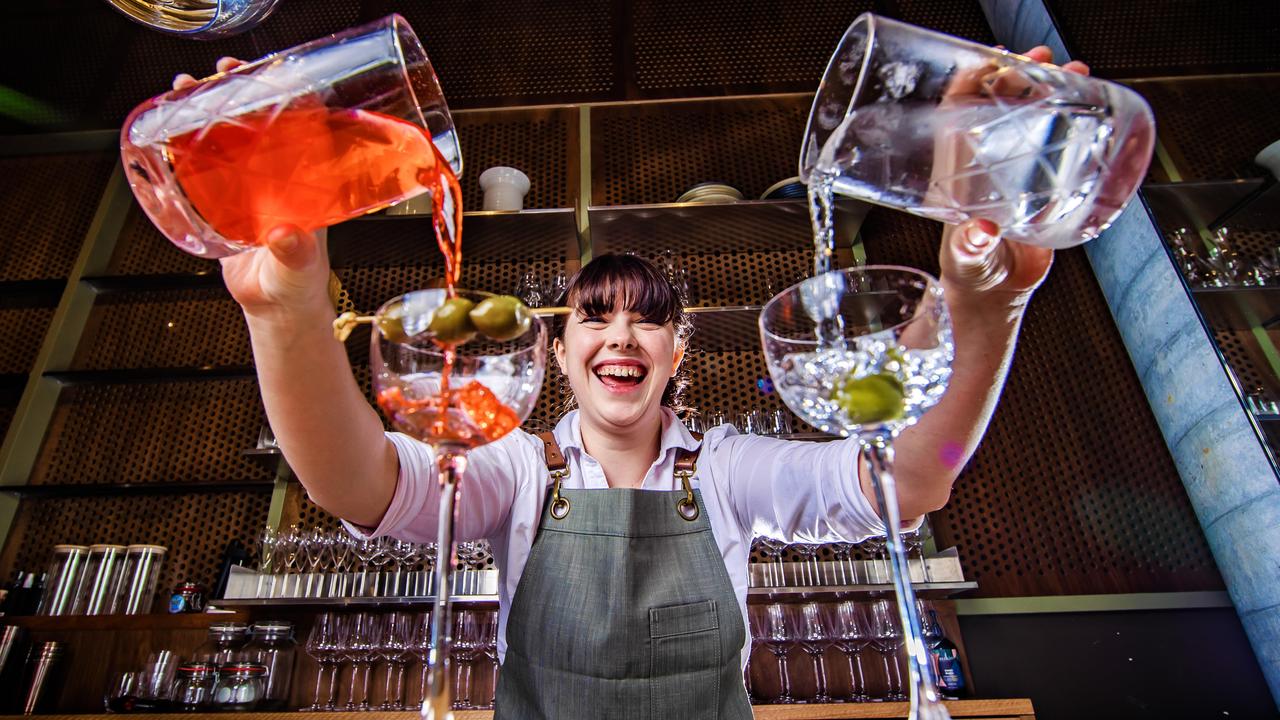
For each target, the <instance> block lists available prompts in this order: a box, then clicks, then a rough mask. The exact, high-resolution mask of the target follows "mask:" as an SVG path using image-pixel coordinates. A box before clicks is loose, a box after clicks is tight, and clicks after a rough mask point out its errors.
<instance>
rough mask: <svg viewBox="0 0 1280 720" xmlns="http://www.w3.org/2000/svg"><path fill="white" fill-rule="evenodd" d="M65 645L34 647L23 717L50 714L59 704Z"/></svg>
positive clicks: (52, 642)
mask: <svg viewBox="0 0 1280 720" xmlns="http://www.w3.org/2000/svg"><path fill="white" fill-rule="evenodd" d="M65 647H66V646H65V645H63V644H62V643H60V642H55V641H49V642H44V643H40V644H39V645H35V646H32V648H31V654H30V655H29V656H28V657H27V678H28V680H27V695H26V700H24V701H23V704H22V714H23V715H34V714H36V713H38V712H49V711H51V710H53V707H54V705H55V704H56V703H57V698H58V692H59V691H60V690H61V689H62V688H61V684H62V678H61V670H62V655H63V652H64V651H65Z"/></svg>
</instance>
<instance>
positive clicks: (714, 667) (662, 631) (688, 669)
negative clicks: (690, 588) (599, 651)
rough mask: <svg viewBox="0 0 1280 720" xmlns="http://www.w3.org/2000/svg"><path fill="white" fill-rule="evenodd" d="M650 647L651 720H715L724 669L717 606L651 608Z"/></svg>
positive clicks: (707, 603)
mask: <svg viewBox="0 0 1280 720" xmlns="http://www.w3.org/2000/svg"><path fill="white" fill-rule="evenodd" d="M649 644H650V647H651V648H652V663H653V664H652V667H651V668H650V673H651V679H650V683H649V693H650V695H649V707H650V716H651V717H652V718H653V720H671V719H672V718H682V719H684V718H688V719H689V720H704V719H706V720H713V719H714V718H715V717H716V713H717V711H718V708H719V704H720V699H719V690H720V670H721V665H722V664H723V662H722V657H721V652H720V615H719V612H718V609H717V608H716V601H714V600H703V601H701V602H695V603H688V604H685V605H669V606H667V607H660V608H651V609H650V610H649Z"/></svg>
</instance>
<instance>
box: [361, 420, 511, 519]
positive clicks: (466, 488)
mask: <svg viewBox="0 0 1280 720" xmlns="http://www.w3.org/2000/svg"><path fill="white" fill-rule="evenodd" d="M387 438H388V439H390V440H391V444H392V445H393V446H395V449H396V455H398V456H399V461H400V474H399V476H398V477H397V479H396V490H395V494H394V495H392V497H391V504H390V505H389V506H388V507H387V511H386V513H384V514H383V516H382V521H381V522H379V523H378V525H377V527H375V528H372V529H370V528H367V527H361V526H359V525H355V524H353V523H350V522H347V521H345V520H344V521H342V524H343V525H344V526H346V528H347V530H348V531H349V532H351V534H353V535H355V536H356V537H361V538H369V537H380V536H382V535H390V536H392V537H395V538H399V539H402V540H408V541H410V542H419V543H425V542H435V540H436V531H437V530H438V526H439V523H438V517H437V515H438V514H439V510H440V482H439V478H438V475H437V472H436V458H435V452H434V451H433V450H432V449H431V446H429V445H427V444H426V443H423V442H419V441H418V440H415V439H413V438H411V437H409V436H408V435H405V434H404V433H392V432H389V433H387ZM527 445H528V440H527V436H526V435H525V434H524V433H523V432H520V431H519V430H517V431H515V432H512V433H510V434H508V435H507V436H506V437H503V438H501V439H499V440H497V441H496V442H492V443H489V444H488V445H483V446H481V447H478V448H476V449H474V450H471V451H470V452H468V453H467V460H466V462H467V466H466V470H465V474H464V475H463V482H462V498H461V501H460V502H459V503H458V508H457V512H458V515H457V522H456V524H455V525H454V535H455V537H456V538H457V539H458V540H460V541H465V540H480V539H486V538H490V537H493V536H494V535H496V534H497V533H498V531H499V530H500V528H502V527H503V525H505V524H506V522H507V519H508V518H509V516H510V515H511V506H512V503H513V502H514V501H515V495H516V488H517V485H518V484H519V482H520V481H521V473H520V469H521V466H522V462H521V460H522V458H523V456H524V454H525V452H526V446H527Z"/></svg>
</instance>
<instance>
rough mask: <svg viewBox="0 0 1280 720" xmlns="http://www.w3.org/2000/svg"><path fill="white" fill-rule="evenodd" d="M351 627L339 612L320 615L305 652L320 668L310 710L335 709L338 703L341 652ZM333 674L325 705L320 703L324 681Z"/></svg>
mask: <svg viewBox="0 0 1280 720" xmlns="http://www.w3.org/2000/svg"><path fill="white" fill-rule="evenodd" d="M346 627H347V623H346V622H345V618H344V617H343V616H342V615H339V614H337V613H331V612H327V613H321V614H319V615H317V616H316V621H315V624H314V625H312V626H311V633H310V634H309V635H307V642H306V644H305V645H304V646H303V649H305V650H306V651H307V654H308V655H310V656H311V657H313V658H315V661H316V663H317V664H319V667H318V668H317V669H316V691H315V696H314V697H313V698H312V701H311V707H309V708H307V709H308V710H333V709H334V708H335V707H336V704H337V692H336V690H337V684H338V665H340V664H341V662H342V657H341V651H342V648H343V646H344V645H345V642H346V639H345V637H344V636H343V635H344V631H345V629H346ZM326 671H328V672H329V686H328V687H329V692H328V694H327V695H326V696H325V697H326V700H325V702H324V703H323V704H321V702H320V686H321V684H322V683H323V682H324V674H325V672H326Z"/></svg>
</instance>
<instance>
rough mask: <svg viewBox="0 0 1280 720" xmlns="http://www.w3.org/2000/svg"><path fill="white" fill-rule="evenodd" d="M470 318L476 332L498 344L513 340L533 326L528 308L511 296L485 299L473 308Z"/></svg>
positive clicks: (496, 296) (531, 315)
mask: <svg viewBox="0 0 1280 720" xmlns="http://www.w3.org/2000/svg"><path fill="white" fill-rule="evenodd" d="M470 316H471V324H472V325H474V326H475V328H476V329H477V330H479V331H480V332H482V333H484V335H485V337H488V338H492V339H494V340H497V341H499V342H506V341H507V340H515V339H516V338H518V337H520V336H521V335H523V334H525V333H526V332H528V330H529V327H530V326H531V325H533V313H531V312H530V311H529V306H528V305H525V304H524V303H523V302H520V298H517V297H514V296H512V295H494V296H492V297H487V298H485V299H484V300H481V301H480V304H478V305H476V306H475V309H473V310H472V311H471V313H470Z"/></svg>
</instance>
